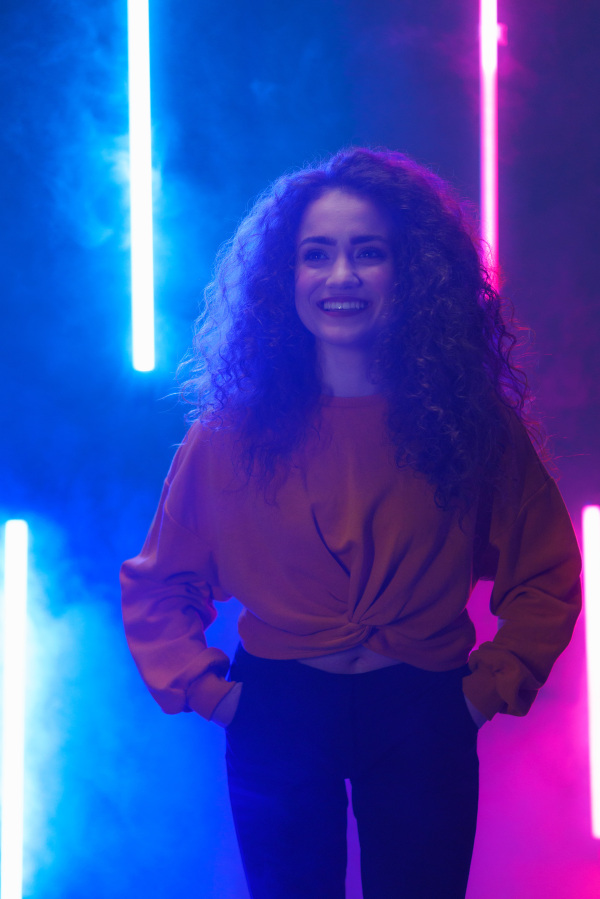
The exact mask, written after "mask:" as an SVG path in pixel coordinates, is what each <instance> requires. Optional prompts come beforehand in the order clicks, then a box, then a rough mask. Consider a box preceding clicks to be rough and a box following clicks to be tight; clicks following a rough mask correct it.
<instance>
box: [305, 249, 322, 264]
mask: <svg viewBox="0 0 600 899" xmlns="http://www.w3.org/2000/svg"><path fill="white" fill-rule="evenodd" d="M302 258H303V259H304V261H305V262H319V261H320V260H321V259H326V258H327V256H326V254H325V252H324V250H319V249H312V250H306V251H305V253H304V255H303V257H302Z"/></svg>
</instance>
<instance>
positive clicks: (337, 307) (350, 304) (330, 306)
mask: <svg viewBox="0 0 600 899" xmlns="http://www.w3.org/2000/svg"><path fill="white" fill-rule="evenodd" d="M367 305H368V304H367V303H365V302H364V301H363V300H324V301H323V304H322V307H323V309H324V310H325V312H333V311H335V312H344V311H345V310H346V309H366V308H367Z"/></svg>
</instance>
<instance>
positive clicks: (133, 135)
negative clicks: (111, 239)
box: [127, 0, 154, 371]
mask: <svg viewBox="0 0 600 899" xmlns="http://www.w3.org/2000/svg"><path fill="white" fill-rule="evenodd" d="M127 28H128V48H129V191H130V206H131V330H132V354H133V367H134V368H135V369H136V370H137V371H151V370H152V369H153V368H154V261H153V234H152V123H151V117H150V28H149V21H148V0H128V4H127Z"/></svg>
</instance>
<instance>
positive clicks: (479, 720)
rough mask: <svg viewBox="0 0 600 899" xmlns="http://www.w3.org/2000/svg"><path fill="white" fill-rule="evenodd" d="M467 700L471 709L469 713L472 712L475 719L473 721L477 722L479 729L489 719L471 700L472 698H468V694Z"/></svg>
mask: <svg viewBox="0 0 600 899" xmlns="http://www.w3.org/2000/svg"><path fill="white" fill-rule="evenodd" d="M464 695H465V694H464V693H463V696H464ZM465 702H466V704H467V708H468V710H469V713H470V715H471V718H472V719H473V721H474V722H475V724H476V725H477V730H479V728H480V727H482V726H483V725H484V724H485V722H486V721H487V720H488V719H487V718H486V717H485V715H484V714H483V712H480V711H479V709H477V708H475V706H474V705H473V703H472V702H471V700H470V699H467V697H466V696H465Z"/></svg>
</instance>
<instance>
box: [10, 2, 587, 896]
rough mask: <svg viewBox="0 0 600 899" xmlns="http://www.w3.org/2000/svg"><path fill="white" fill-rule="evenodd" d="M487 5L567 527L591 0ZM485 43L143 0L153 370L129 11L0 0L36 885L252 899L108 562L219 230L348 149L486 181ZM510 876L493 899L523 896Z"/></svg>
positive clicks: (228, 637)
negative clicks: (138, 202)
mask: <svg viewBox="0 0 600 899" xmlns="http://www.w3.org/2000/svg"><path fill="white" fill-rule="evenodd" d="M499 19H500V20H501V21H502V22H504V23H505V24H506V25H507V34H508V44H507V46H504V47H500V70H499V78H500V87H499V105H500V113H499V119H500V123H499V128H500V150H499V157H500V257H501V262H502V267H503V271H504V279H505V283H504V292H505V293H506V295H507V296H508V297H510V298H511V299H512V300H513V301H514V304H515V306H516V310H517V316H518V318H519V319H520V320H521V321H523V322H524V323H525V324H526V325H527V326H530V327H531V328H532V329H533V332H534V335H535V336H534V340H533V342H532V344H531V345H530V351H531V352H532V355H531V358H530V367H531V378H532V382H533V385H534V388H535V391H536V393H537V395H538V410H539V412H540V414H541V415H542V416H543V419H544V421H545V424H546V427H547V429H548V431H549V433H550V435H551V436H552V446H553V449H554V453H555V456H556V465H557V473H558V474H559V475H560V478H561V479H560V485H561V489H562V491H563V494H564V496H565V499H566V501H567V504H568V506H569V509H570V512H571V514H572V517H573V519H574V523H575V525H576V528H578V526H579V516H580V510H581V506H582V505H584V504H585V503H598V502H600V439H599V438H600V433H599V430H600V426H599V422H600V408H599V407H600V402H599V399H600V398H599V386H598V385H599V382H600V363H599V361H598V360H599V353H598V335H599V324H600V302H599V288H598V274H597V271H598V236H599V228H598V224H599V221H598V219H599V216H598V209H599V205H600V204H599V202H598V201H599V197H598V194H599V184H600V181H599V178H598V160H599V159H600V125H599V120H598V114H597V112H598V109H597V96H598V95H599V93H600V83H599V82H600V75H599V65H598V40H599V38H600V8H599V7H598V5H597V4H595V3H593V2H587V0H575V2H571V3H569V4H566V3H559V2H557V0H529V2H528V3H526V4H524V3H517V2H516V0H504V2H501V3H500V10H499ZM477 40H478V4H477V3H476V2H474V0H469V2H460V3H457V2H455V0H430V2H426V3H425V2H422V0H405V2H400V3H399V2H391V0H345V2H341V0H319V2H315V0H303V2H302V3H300V2H297V0H288V2H286V3H282V2H274V0H253V2H252V3H251V4H250V3H246V2H240V0H234V2H232V3H230V4H224V3H222V2H219V3H218V2H215V0H206V2H202V3H192V2H179V3H173V4H158V3H153V2H151V56H152V89H153V98H152V108H153V123H154V163H155V169H156V181H155V210H156V211H155V229H156V247H155V264H156V285H157V286H156V305H157V335H158V336H157V368H156V370H155V371H154V372H151V373H145V374H141V373H137V372H134V371H133V370H132V368H131V364H130V351H129V342H130V334H129V255H128V190H127V146H128V144H127V127H128V126H127V56H126V41H127V35H126V4H125V2H107V0H94V2H93V3H92V2H91V0H78V2H74V0H70V2H61V3H58V2H48V0H46V2H41V0H4V2H3V4H2V6H1V7H0V80H1V84H0V115H1V121H2V129H1V133H0V151H1V160H2V169H1V179H0V184H1V190H2V197H1V202H0V218H1V223H0V230H1V234H2V240H1V242H0V258H1V271H2V281H1V283H2V287H3V304H2V305H3V313H4V314H3V322H4V324H3V327H2V329H1V333H2V352H1V355H0V360H1V364H2V384H3V386H4V390H3V398H4V402H3V404H2V407H3V408H2V413H3V423H2V438H3V439H2V441H1V448H0V465H1V470H2V494H1V499H0V511H1V514H2V518H3V519H6V518H9V517H24V518H27V519H28V520H29V521H30V524H31V528H32V562H33V565H34V568H35V573H34V574H33V575H32V629H31V633H32V636H31V659H32V661H31V662H30V671H31V682H30V695H31V697H32V698H31V700H30V709H29V716H30V717H29V722H30V729H29V731H28V734H29V744H28V745H29V746H30V748H29V750H28V752H29V759H30V780H29V787H28V790H29V793H28V796H29V804H28V837H27V839H28V843H27V849H26V860H27V884H28V886H27V889H28V890H29V892H26V895H31V896H36V897H40V899H50V897H61V899H67V897H70V896H80V895H86V896H87V897H88V899H92V897H96V896H97V897H104V896H108V895H110V896H114V897H120V896H126V895H127V896H131V895H145V896H147V897H154V896H156V897H159V896H167V895H177V896H182V897H183V896H190V897H191V896H196V895H198V896H202V897H204V899H210V897H213V896H214V897H225V899H227V897H231V899H237V897H241V896H243V895H244V893H243V887H241V886H240V879H239V878H240V873H239V862H238V861H237V856H236V854H235V850H234V849H232V846H231V824H230V821H229V819H228V812H227V811H226V809H225V808H223V809H221V811H220V812H219V814H217V815H216V814H215V811H214V809H215V807H216V806H217V807H219V808H221V806H223V805H224V798H223V797H224V785H223V776H222V771H221V769H220V767H219V765H220V762H219V761H218V760H219V758H220V755H219V754H220V748H221V747H220V738H221V734H220V733H217V734H215V733H213V730H210V729H209V728H205V729H204V730H202V731H201V730H200V727H201V725H200V722H197V721H192V716H180V717H179V718H178V719H169V718H166V717H165V716H163V715H162V714H161V713H160V712H159V710H158V709H157V708H155V707H154V706H153V704H152V701H151V700H150V699H149V697H147V695H146V694H145V692H144V689H143V685H141V684H140V683H138V680H137V679H136V675H135V672H134V670H133V665H132V663H131V662H130V660H129V658H128V656H127V654H126V650H125V648H124V645H123V640H122V637H121V633H120V625H119V617H118V616H119V611H118V600H119V597H118V589H117V583H116V578H117V571H118V566H119V564H120V562H121V560H122V559H123V558H125V557H128V556H130V555H133V554H135V553H136V552H137V551H138V549H139V547H140V545H141V542H142V540H143V537H144V534H145V531H146V529H147V527H148V524H149V521H150V518H151V516H152V513H153V510H154V507H155V504H156V501H157V497H158V493H159V490H160V485H161V481H162V478H163V477H164V474H165V472H166V469H167V466H168V464H169V461H170V459H171V456H172V454H173V448H174V446H175V444H177V442H178V441H179V440H180V439H181V437H182V436H183V433H184V423H183V411H184V410H183V409H182V407H181V406H180V405H178V404H177V400H176V396H175V393H176V385H175V382H174V378H173V376H174V372H175V369H176V367H177V364H178V362H179V360H180V359H181V357H182V355H183V354H184V352H185V350H186V348H187V346H188V344H189V341H190V335H191V322H192V320H193V318H194V317H195V315H196V314H197V310H198V304H199V302H200V301H201V296H202V288H203V285H204V284H205V283H206V281H207V280H208V279H209V277H210V271H211V266H212V261H213V259H214V255H215V252H216V250H217V248H218V246H219V245H220V243H221V242H222V241H223V240H225V239H226V238H227V237H229V236H230V234H231V232H232V231H233V229H234V228H235V226H236V223H237V222H238V221H239V219H240V218H241V217H242V216H243V214H244V212H245V211H246V209H247V208H248V206H249V204H250V202H251V200H252V199H253V197H254V196H255V195H256V194H257V193H258V192H259V191H261V190H262V189H263V188H264V186H265V185H266V184H267V183H268V182H269V181H270V180H271V179H273V178H275V177H276V176H278V175H279V174H281V172H283V171H284V170H289V169H291V168H294V167H296V166H299V165H301V164H303V163H305V162H308V161H311V160H313V159H314V158H315V157H318V156H322V155H326V154H328V153H330V152H333V151H335V150H336V149H338V148H339V147H340V146H341V145H346V144H366V145H371V146H377V145H388V146H391V147H393V148H396V149H400V150H404V151H406V152H408V153H409V154H411V155H412V156H414V157H415V158H416V159H418V160H419V161H420V162H423V163H425V164H428V165H430V166H432V167H433V168H434V169H435V170H436V171H437V172H438V173H439V174H441V175H442V176H444V177H446V178H449V179H450V180H451V181H453V182H454V183H455V185H456V186H457V187H458V189H459V191H460V192H461V194H462V195H463V196H464V197H465V198H467V199H469V200H471V201H473V202H475V203H477V202H478V194H479V186H478V185H479V162H478V156H479V117H478V104H479V87H478V43H477ZM234 620H235V608H234V604H233V603H232V604H231V608H230V609H229V610H228V611H225V614H224V616H223V618H222V621H221V623H218V624H216V625H215V626H214V628H213V629H212V630H211V639H212V641H213V642H215V643H217V642H219V641H221V644H222V645H224V646H226V647H230V646H231V645H233V642H234V641H235V624H234ZM569 670H570V669H569ZM565 671H566V669H565ZM578 678H579V680H578ZM570 683H571V684H575V686H571V687H568V688H567V689H566V694H565V695H568V696H570V697H571V702H572V704H573V703H574V704H576V703H577V702H578V701H579V699H578V697H579V693H578V687H577V685H578V684H580V675H579V674H577V673H575V674H574V675H572V676H571V681H570ZM548 689H549V690H550V687H549V688H548ZM569 691H570V692H569ZM561 695H562V694H561ZM561 701H562V700H561ZM565 701H566V700H565ZM574 720H575V719H574ZM577 720H579V719H577ZM574 727H576V733H577V734H578V736H577V738H576V739H575V738H573V739H574V743H575V744H576V745H577V746H578V747H579V748H578V750H577V751H580V752H583V748H582V747H583V743H581V741H582V740H583V737H581V728H580V726H579V725H578V724H577V725H574ZM577 728H579V729H577ZM209 731H210V732H209ZM488 739H489V740H490V746H491V743H492V742H493V741H492V738H488ZM578 741H579V742H578ZM580 743H581V745H580ZM489 751H490V752H493V751H494V749H493V748H490V750H489ZM573 751H574V752H575V750H573ZM578 759H579V756H578ZM577 765H579V766H580V768H577ZM576 768H577V770H580V771H581V778H585V776H586V775H585V769H584V767H583V763H582V762H581V759H579V761H578V762H577V764H576ZM484 812H485V809H483V811H482V814H484ZM504 814H508V812H506V811H505V812H504ZM581 826H582V833H584V832H585V828H586V827H587V823H586V822H583V824H582V825H581ZM502 829H505V828H502ZM491 833H492V831H491V830H490V834H491ZM490 839H491V837H490ZM550 839H551V838H550V836H548V841H550ZM582 839H583V837H582ZM548 845H549V843H548V844H546V849H548ZM586 845H587V844H586ZM513 848H514V847H513ZM481 851H482V852H483V849H482V850H481ZM562 851H563V855H564V858H565V864H566V862H567V860H568V856H567V855H565V854H564V853H566V852H567V850H566V849H565V848H564V846H563V847H562ZM586 851H587V849H586ZM476 858H477V857H476ZM580 861H581V860H580ZM570 864H571V866H573V865H574V864H575V862H574V860H573V859H572V858H571V859H570ZM582 864H583V862H582ZM586 864H587V862H586ZM584 867H585V865H584ZM478 870H479V869H478V868H477V867H475V869H474V874H475V875H477V871H478ZM519 870H521V869H519ZM582 870H583V868H582ZM586 870H587V869H586ZM477 876H479V875H477ZM520 876H521V875H520V874H518V873H515V874H514V877H515V878H517V877H520ZM586 876H587V875H586ZM582 878H583V879H582V880H581V883H580V885H579V887H578V889H579V892H578V893H573V894H572V895H579V896H581V895H584V896H585V895H587V894H586V893H585V883H587V881H585V878H584V876H583V875H582ZM496 879H497V878H496ZM482 882H483V881H482ZM515 882H516V881H515ZM507 884H508V885H507V886H505V887H503V889H505V890H508V892H506V891H505V892H504V894H501V893H498V895H499V896H500V895H504V896H506V895H513V896H517V892H516V891H515V889H514V885H512V886H511V882H510V881H507ZM481 889H483V887H482V888H481ZM549 889H550V886H548V887H547V888H545V891H544V892H541V893H539V895H544V896H546V897H549V896H551V895H554V894H552V893H551V892H548V890H549ZM582 890H583V892H582ZM132 891H133V892H132ZM475 895H476V894H475V893H473V896H475ZM477 895H480V896H482V895H485V896H486V897H492V892H490V887H489V886H488V887H486V888H485V891H484V892H479V893H478V894H477ZM494 895H495V894H494ZM525 895H527V896H528V897H529V896H534V895H538V894H537V893H535V894H534V893H530V892H529V893H527V892H525V893H523V896H525ZM560 895H561V896H566V895H567V893H564V892H563V893H560ZM569 895H571V894H569ZM589 895H590V896H591V895H592V893H591V892H590V893H589ZM556 896H557V897H558V896H559V893H556Z"/></svg>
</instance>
